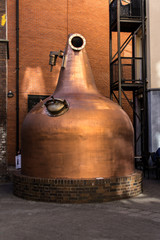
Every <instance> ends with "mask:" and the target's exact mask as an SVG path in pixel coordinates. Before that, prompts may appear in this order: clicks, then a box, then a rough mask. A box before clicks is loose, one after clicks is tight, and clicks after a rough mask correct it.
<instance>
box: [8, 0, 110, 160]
mask: <svg viewBox="0 0 160 240" xmlns="http://www.w3.org/2000/svg"><path fill="white" fill-rule="evenodd" d="M15 2H16V1H15V0H12V1H8V32H9V39H10V47H11V50H10V55H11V58H10V61H9V79H8V88H9V89H10V90H13V91H14V93H15V97H16V92H15V89H16V76H15V74H16V69H15V57H16V55H15V54H16V49H15ZM108 4H109V3H108V0H107V1H106V0H101V1H93V0H77V1H74V0H61V1H58V0H56V1H51V0H48V1H47V0H39V1H33V0H25V1H24V0H20V6H19V8H20V127H21V124H22V122H23V119H24V117H25V115H26V114H27V107H28V106H27V100H28V94H37V95H49V94H51V93H52V92H53V91H54V89H55V86H56V83H57V78H58V74H59V70H60V66H61V60H60V59H58V61H57V65H56V67H54V69H53V72H52V73H50V67H49V65H48V62H49V52H50V51H51V50H52V51H58V50H60V49H61V50H64V47H65V44H66V40H67V35H68V34H69V33H76V32H77V33H81V34H82V35H83V36H84V37H85V38H86V41H87V45H86V50H87V53H88V57H89V60H90V64H91V67H92V71H93V75H94V77H95V81H96V85H97V87H98V89H99V91H100V92H101V93H102V94H103V95H105V96H108V97H109V92H110V90H109V84H110V83H109V7H108V6H109V5H108ZM15 97H14V98H12V99H9V101H8V118H7V121H8V160H9V164H14V155H15V149H16V145H15V144H16V132H15V130H16V127H15V126H16V125H15V120H16V118H15V117H16V106H15Z"/></svg>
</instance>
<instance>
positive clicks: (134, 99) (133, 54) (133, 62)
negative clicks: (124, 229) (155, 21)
mask: <svg viewBox="0 0 160 240" xmlns="http://www.w3.org/2000/svg"><path fill="white" fill-rule="evenodd" d="M133 34H134V33H132V35H133ZM133 80H135V36H133V38H132V81H133ZM135 101H136V98H135V90H134V89H133V126H134V154H135V155H136V149H137V146H136V114H134V111H135V112H136V103H135Z"/></svg>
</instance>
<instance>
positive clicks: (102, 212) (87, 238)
mask: <svg viewBox="0 0 160 240" xmlns="http://www.w3.org/2000/svg"><path fill="white" fill-rule="evenodd" d="M51 239H52V240H57V239H60V240H63V239H64V240H72V239H74V240H97V239H100V240H117V239H118V240H121V239H123V240H126V239H127V240H128V239H129V240H132V239H136V240H137V239H140V240H143V239H145V240H160V180H154V179H151V180H148V179H145V180H144V192H143V194H141V195H139V196H138V197H136V198H132V199H128V200H121V201H115V202H109V203H101V204H55V203H43V202H34V201H27V200H23V199H20V198H17V197H15V196H13V195H12V184H11V183H7V184H1V185H0V240H51Z"/></svg>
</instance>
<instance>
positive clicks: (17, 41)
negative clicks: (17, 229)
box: [16, 0, 19, 155]
mask: <svg viewBox="0 0 160 240" xmlns="http://www.w3.org/2000/svg"><path fill="white" fill-rule="evenodd" d="M18 152H19V0H16V155H17V154H18Z"/></svg>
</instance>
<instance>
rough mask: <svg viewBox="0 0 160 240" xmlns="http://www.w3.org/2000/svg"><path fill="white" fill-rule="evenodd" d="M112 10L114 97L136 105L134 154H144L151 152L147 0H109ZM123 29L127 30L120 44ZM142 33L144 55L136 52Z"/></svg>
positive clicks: (112, 93)
mask: <svg viewBox="0 0 160 240" xmlns="http://www.w3.org/2000/svg"><path fill="white" fill-rule="evenodd" d="M109 11H110V94H111V99H114V100H116V101H117V102H118V103H119V105H121V106H122V107H123V105H124V104H123V101H124V100H126V101H127V102H128V103H129V105H130V106H131V108H132V109H133V123H134V130H135V155H141V156H144V155H146V154H147V152H148V127H147V126H148V125H147V92H146V87H147V83H146V60H145V59H146V39H145V0H110V1H109ZM113 32H116V33H117V52H116V53H115V54H114V55H113V44H112V43H113V36H115V35H113ZM124 32H125V33H128V34H127V37H126V39H125V40H124V42H123V43H122V44H121V39H122V38H121V36H122V33H124ZM139 33H140V35H141V56H136V51H135V48H136V36H137V34H139ZM123 36H124V34H123ZM125 36H126V34H125ZM123 39H124V37H123ZM128 44H130V46H132V51H131V54H130V56H129V57H125V56H123V51H124V50H125V48H126V47H127V46H128Z"/></svg>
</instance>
